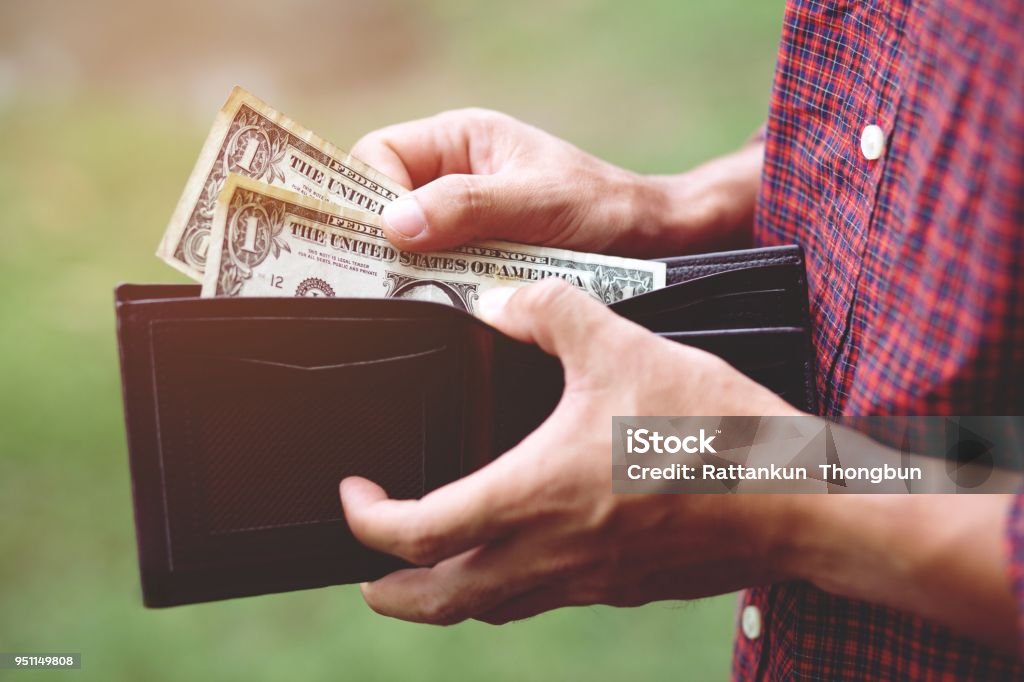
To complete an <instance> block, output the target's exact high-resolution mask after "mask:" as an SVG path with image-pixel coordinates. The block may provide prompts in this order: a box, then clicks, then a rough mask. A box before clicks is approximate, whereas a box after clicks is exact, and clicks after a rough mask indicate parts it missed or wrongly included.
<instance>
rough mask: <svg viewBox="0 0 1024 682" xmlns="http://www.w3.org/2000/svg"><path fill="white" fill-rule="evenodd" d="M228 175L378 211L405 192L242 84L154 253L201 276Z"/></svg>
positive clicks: (225, 109)
mask: <svg viewBox="0 0 1024 682" xmlns="http://www.w3.org/2000/svg"><path fill="white" fill-rule="evenodd" d="M230 173H237V174H240V175H245V176H248V177H251V178H255V179H257V180H261V181H263V182H265V183H268V184H270V185H274V186H277V187H284V188H287V189H290V190H292V191H294V192H298V193H300V194H304V195H307V196H310V197H314V198H316V199H320V200H324V201H329V202H333V203H337V204H346V205H351V206H354V207H357V208H361V209H363V210H365V211H370V212H372V213H377V214H379V213H380V212H381V211H383V210H384V206H386V205H387V204H388V203H390V202H391V201H393V200H394V199H396V198H397V197H398V196H399V195H401V194H404V193H405V192H407V191H408V190H406V189H405V188H403V187H402V186H401V185H399V184H398V183H397V182H395V181H394V180H392V179H391V178H388V177H387V176H385V175H384V174H382V173H380V172H378V171H376V170H374V169H373V168H371V167H370V166H368V165H366V164H365V163H363V162H361V161H360V160H359V159H357V158H355V157H353V156H352V155H351V154H349V153H348V152H346V151H344V150H342V149H339V148H338V147H336V146H334V145H333V144H331V143H330V142H328V141H327V140H325V139H323V138H322V137H320V136H318V135H316V134H315V133H314V132H313V131H311V130H308V129H307V128H304V127H303V126H301V125H299V124H298V123H296V122H295V121H293V120H291V119H289V118H288V117H287V116H285V115H284V114H282V113H281V112H279V111H275V110H274V109H273V108H271V107H270V106H269V105H268V104H266V103H265V102H263V101H261V100H260V99H258V98H257V97H255V96H253V95H252V94H250V93H248V92H246V91H245V90H244V89H242V88H240V87H237V86H236V87H235V88H234V89H233V90H232V91H231V95H230V96H229V97H228V100H227V102H225V103H224V106H223V107H221V110H220V112H219V113H218V114H217V118H216V119H215V120H214V122H213V128H211V130H210V134H209V135H208V136H207V138H206V142H205V143H204V144H203V149H202V151H201V152H200V154H199V160H198V161H197V162H196V165H195V168H193V169H192V174H191V175H190V176H189V179H188V183H187V184H186V185H185V191H184V193H183V194H182V195H181V199H179V200H178V205H177V207H176V208H175V210H174V215H173V216H172V217H171V222H170V223H169V224H168V226H167V230H166V231H165V233H164V237H163V239H162V240H161V242H160V246H159V247H158V248H157V252H156V255H157V256H159V257H160V258H162V259H163V260H165V261H166V262H167V263H169V264H170V265H171V266H172V267H174V268H177V269H178V270H180V271H181V272H183V273H185V274H186V275H189V276H190V277H192V278H193V279H196V280H200V281H201V280H202V278H203V272H204V270H205V269H206V262H207V258H208V255H209V253H210V227H211V221H212V220H213V213H214V209H215V207H216V203H217V196H218V195H219V194H220V191H221V188H222V187H223V186H224V181H225V180H226V179H227V177H228V175H229V174H230Z"/></svg>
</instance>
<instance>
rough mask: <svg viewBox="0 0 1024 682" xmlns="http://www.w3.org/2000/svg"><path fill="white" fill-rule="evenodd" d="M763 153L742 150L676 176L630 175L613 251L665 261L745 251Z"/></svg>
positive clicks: (749, 148) (755, 148)
mask: <svg viewBox="0 0 1024 682" xmlns="http://www.w3.org/2000/svg"><path fill="white" fill-rule="evenodd" d="M763 150H764V148H763V146H762V145H760V144H753V145H748V146H747V147H744V148H743V149H740V150H739V151H737V152H734V153H732V154H729V155H727V156H723V157H720V158H717V159H713V160H712V161H709V162H707V163H705V164H703V165H701V166H698V167H696V168H694V169H692V170H690V171H687V172H685V173H680V174H678V175H651V176H643V175H635V174H634V176H633V178H632V179H631V180H630V181H629V185H630V187H631V189H630V192H629V194H630V197H631V208H630V214H631V215H630V219H629V226H630V227H629V229H628V230H627V231H626V233H625V234H624V235H623V239H622V240H621V241H623V242H626V243H624V244H618V245H616V246H617V247H619V248H618V250H622V249H623V248H625V249H626V250H629V251H631V252H633V253H636V254H638V255H640V254H643V255H659V256H667V255H675V254H680V253H700V252H705V251H713V250H723V249H733V248H744V247H747V246H749V245H750V243H751V241H752V228H753V220H754V207H755V203H756V201H757V191H758V187H759V185H760V177H761V162H762V158H763Z"/></svg>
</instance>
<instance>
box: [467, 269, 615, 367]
mask: <svg viewBox="0 0 1024 682" xmlns="http://www.w3.org/2000/svg"><path fill="white" fill-rule="evenodd" d="M478 309H479V313H480V317H481V318H483V320H484V321H485V322H487V323H489V324H491V325H493V326H494V327H495V328H497V329H498V330H499V331H502V332H504V333H505V334H508V335H509V336H511V337H512V338H515V339H518V340H520V341H524V342H526V343H535V344H537V345H538V346H540V348H541V349H542V350H543V351H544V352H546V353H549V354H551V355H555V356H557V357H558V358H559V359H560V360H561V361H562V367H563V368H564V370H565V381H566V383H569V382H571V381H573V380H574V379H577V378H579V377H581V376H583V375H585V374H586V373H588V372H593V371H594V370H595V368H598V367H606V366H610V365H609V357H608V356H609V354H610V353H609V342H610V341H613V340H614V341H615V342H616V343H618V342H619V341H621V340H623V337H624V336H626V335H632V334H633V333H634V331H635V329H634V325H633V324H631V323H630V322H627V321H626V320H624V319H623V318H621V317H619V316H618V315H616V314H615V313H613V312H612V311H611V310H609V309H608V308H607V307H605V306H604V305H602V304H601V303H599V302H598V301H596V300H594V299H593V298H591V297H590V296H587V295H586V294H585V293H583V292H582V291H578V290H577V289H574V288H573V287H572V286H570V285H569V284H567V283H566V282H565V281H563V280H561V279H557V278H554V277H552V278H549V279H545V280H542V281H540V282H537V283H536V284H531V285H529V286H525V287H521V288H518V289H513V288H511V287H501V288H497V289H490V290H488V291H485V292H484V293H483V294H481V296H480V303H479V308H478Z"/></svg>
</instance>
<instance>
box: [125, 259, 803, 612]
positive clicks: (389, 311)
mask: <svg viewBox="0 0 1024 682" xmlns="http://www.w3.org/2000/svg"><path fill="white" fill-rule="evenodd" d="M667 263H668V282H669V286H667V287H665V288H664V289H660V290H658V291H654V292H650V293H647V294H643V295H641V296H637V297H634V298H631V299H628V300H625V301H621V302H619V303H616V304H614V305H612V306H611V307H612V309H613V310H614V311H615V312H617V313H618V314H620V315H622V316H624V317H626V318H628V319H631V320H633V321H635V322H637V323H639V324H641V325H643V326H645V327H646V328H648V329H650V330H651V331H653V332H655V333H657V334H660V335H662V336H665V337H667V338H670V339H672V340H674V341H678V342H680V343H687V344H691V345H694V346H699V347H701V348H704V349H705V350H708V351H710V352H712V353H715V354H717V355H719V356H721V357H723V358H724V359H725V360H727V361H728V362H730V363H731V364H733V365H734V366H735V367H737V368H738V369H739V370H741V371H743V372H744V373H746V374H747V375H749V376H751V377H752V378H754V379H755V380H757V381H758V382H760V383H762V384H764V385H765V386H767V387H769V388H771V389H772V390H774V391H775V392H777V393H778V394H780V395H781V396H783V397H784V398H785V399H786V400H788V401H789V402H791V403H792V404H794V405H796V406H798V407H800V408H802V409H804V410H807V411H809V412H813V411H814V409H815V396H814V390H813V365H812V362H811V357H812V356H811V353H810V347H809V329H808V314H807V289H806V278H805V274H804V266H803V258H802V254H801V251H800V249H799V248H798V247H795V246H792V247H774V248H767V249H756V250H749V251H735V252H728V253H720V254H707V255H701V256H688V257H681V258H673V259H667ZM198 294H199V287H197V286H194V285H134V284H125V285H121V286H119V287H118V288H117V291H116V305H117V324H118V330H117V337H118V343H119V346H120V354H121V374H122V381H123V389H124V411H125V421H126V426H127V433H128V452H129V460H130V465H131V475H132V493H133V499H134V506H135V526H136V537H137V541H138V554H139V565H140V570H141V576H142V594H143V600H144V602H145V604H146V605H147V606H151V607H157V606H171V605H175V604H185V603H191V602H201V601H210V600H215V599H226V598H231V597H240V596H245V595H255V594H264V593H269V592H282V591H286V590H296V589H303V588H311V587H320V586H325V585H333V584H340V583H351V582H360V581H364V580H370V579H374V578H377V577H379V576H381V575H383V574H386V573H388V572H390V571H392V570H394V569H396V568H400V567H402V566H403V565H404V564H403V562H401V561H400V560H398V559H396V558H394V557H389V556H386V555H383V554H380V553H378V552H375V551H372V550H370V549H368V548H366V547H364V546H362V545H360V544H359V543H358V542H357V541H356V540H355V539H354V538H353V536H352V534H351V533H350V532H349V530H348V528H347V526H346V525H345V520H344V517H343V515H342V511H341V506H340V503H339V501H338V483H339V481H340V480H341V479H342V478H344V477H346V476H350V475H360V476H365V477H366V478H369V479H371V480H374V481H376V482H377V483H379V484H380V485H381V486H383V487H384V489H385V490H387V491H388V493H389V494H390V495H391V496H392V497H397V498H416V497H420V496H422V495H423V494H425V493H426V492H428V491H430V490H432V489H434V488H437V487H439V486H442V485H444V484H445V483H448V482H450V481H452V480H454V479H456V478H458V477H460V476H463V475H465V474H467V473H469V472H470V471H472V470H474V469H476V468H478V467H479V466H481V465H483V464H485V463H486V462H488V461H490V460H492V459H493V458H495V457H497V456H499V455H500V454H501V453H502V452H505V451H506V450H507V449H509V448H510V447H512V446H513V445H515V444H516V443H517V442H519V441H520V440H521V439H522V438H523V437H524V436H525V435H526V434H528V433H530V431H532V430H533V429H534V428H536V427H537V426H538V425H539V424H540V423H541V422H542V421H543V420H544V419H545V418H546V417H547V416H548V415H549V414H550V413H551V411H552V409H553V408H554V406H555V404H556V403H557V401H558V399H559V396H560V395H561V391H562V371H561V366H560V365H559V363H558V361H557V359H555V358H552V357H550V356H547V355H545V354H544V353H543V352H541V351H540V350H539V349H537V348H536V347H533V346H528V345H524V344H522V343H519V342H517V341H514V340H512V339H510V338H508V337H506V336H504V335H503V334H501V333H500V332H498V331H496V330H495V329H493V328H491V327H489V326H487V325H485V324H484V323H482V322H480V321H479V320H477V319H476V318H474V317H472V316H470V315H468V314H466V313H464V312H461V311H458V310H456V309H454V308H450V307H446V306H442V305H438V304H434V303H427V302H422V301H410V300H398V299H344V298H315V299H307V298H210V299H202V298H199V297H198ZM611 416H612V415H609V417H611Z"/></svg>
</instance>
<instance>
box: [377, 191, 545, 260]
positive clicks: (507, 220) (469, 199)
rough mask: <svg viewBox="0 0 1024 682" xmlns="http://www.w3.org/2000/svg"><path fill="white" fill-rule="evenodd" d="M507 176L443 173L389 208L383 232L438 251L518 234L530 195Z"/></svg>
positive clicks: (398, 242) (412, 247)
mask: <svg viewBox="0 0 1024 682" xmlns="http://www.w3.org/2000/svg"><path fill="white" fill-rule="evenodd" d="M518 192H519V190H517V189H516V187H515V186H514V185H512V184H510V183H509V181H508V178H507V177H506V178H501V177H499V176H495V175H466V174H453V175H443V176H441V177H440V178H438V179H436V180H434V181H433V182H429V183H427V184H426V185H423V186H422V187H420V188H418V189H416V190H415V191H413V192H410V193H409V194H406V195H403V196H402V197H400V198H399V199H397V200H396V201H395V202H393V203H391V204H390V205H388V206H386V207H385V208H384V212H383V213H382V214H381V217H382V218H383V223H384V233H385V235H386V236H387V238H388V239H390V240H391V242H392V243H394V244H395V246H397V247H399V248H401V249H405V250H409V251H426V250H431V251H436V250H439V249H446V248H450V247H453V246H459V245H461V244H465V243H467V242H471V241H476V240H479V239H496V238H501V237H505V236H508V235H513V234H515V233H516V231H517V230H518V228H519V227H521V226H522V225H523V217H524V216H523V209H522V208H521V207H522V206H524V205H526V204H528V201H527V197H517V196H516V195H517V194H518Z"/></svg>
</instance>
